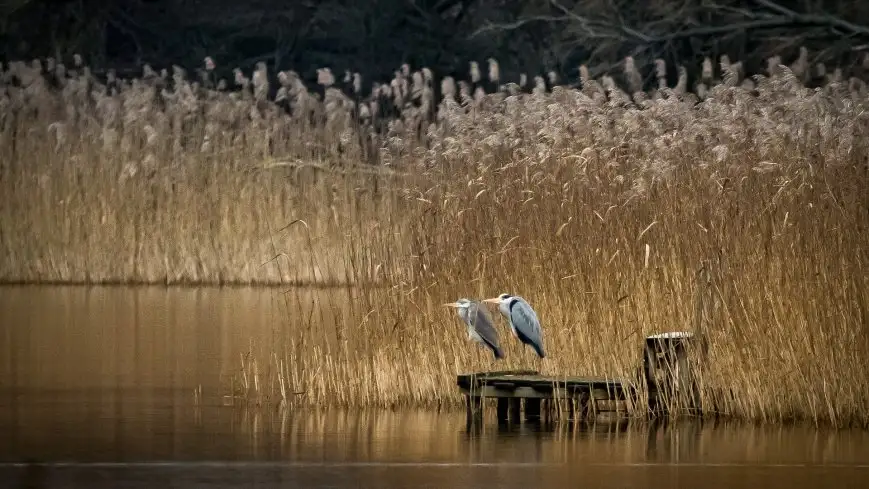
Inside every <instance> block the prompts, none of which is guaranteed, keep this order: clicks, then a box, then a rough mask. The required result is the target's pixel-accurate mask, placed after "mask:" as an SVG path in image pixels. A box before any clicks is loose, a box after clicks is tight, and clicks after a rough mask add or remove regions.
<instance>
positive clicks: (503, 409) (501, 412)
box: [498, 397, 510, 424]
mask: <svg viewBox="0 0 869 489" xmlns="http://www.w3.org/2000/svg"><path fill="white" fill-rule="evenodd" d="M509 401H510V400H509V399H508V398H506V397H499V398H498V423H499V424H504V423H507V421H508V418H509V414H510V413H509V409H510V403H509Z"/></svg>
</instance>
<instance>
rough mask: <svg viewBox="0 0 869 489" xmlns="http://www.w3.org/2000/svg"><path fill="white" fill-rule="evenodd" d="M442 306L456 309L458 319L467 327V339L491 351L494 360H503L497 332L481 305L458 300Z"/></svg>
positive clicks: (467, 300)
mask: <svg viewBox="0 0 869 489" xmlns="http://www.w3.org/2000/svg"><path fill="white" fill-rule="evenodd" d="M444 306H447V307H455V308H456V312H458V314H459V317H460V318H462V321H464V322H465V324H466V325H467V326H468V339H471V340H474V341H476V342H477V343H480V344H481V345H483V346H485V347H487V348H489V349H490V350H492V353H493V354H494V355H495V359H496V360H498V359H500V358H504V352H503V351H502V350H501V347H500V346H499V345H498V331H497V330H496V329H495V327H494V326H492V318H491V317H490V316H489V313H488V312H486V308H485V307H483V305H482V304H480V303H479V302H477V301H472V300H470V299H459V300H457V301H456V302H453V303H450V304H444Z"/></svg>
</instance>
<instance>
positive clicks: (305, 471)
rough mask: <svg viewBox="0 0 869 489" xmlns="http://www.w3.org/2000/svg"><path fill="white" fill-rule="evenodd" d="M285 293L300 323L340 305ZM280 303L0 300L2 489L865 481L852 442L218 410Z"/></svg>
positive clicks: (336, 297) (867, 467) (671, 428)
mask: <svg viewBox="0 0 869 489" xmlns="http://www.w3.org/2000/svg"><path fill="white" fill-rule="evenodd" d="M330 295H331V296H330ZM296 297H297V298H298V301H297V304H296V305H294V306H292V307H299V308H300V311H299V313H300V314H304V313H305V312H304V311H302V310H301V308H304V307H305V306H304V304H306V303H307V304H310V303H311V302H312V301H314V302H316V301H324V300H333V301H334V302H335V303H336V304H339V303H340V302H341V301H342V300H343V301H345V302H346V293H343V292H329V291H319V292H314V291H308V292H304V293H300V294H296ZM282 301H283V298H282V296H281V295H280V291H279V290H277V289H233V288H227V289H218V288H203V289H192V288H190V289H187V288H178V289H165V288H122V287H106V288H92V287H2V288H0V313H2V316H0V487H48V488H62V487H93V488H103V487H104V488H109V487H111V488H119V487H160V486H164V487H203V488H217V487H270V486H283V487H300V488H302V487H304V488H326V487H332V488H360V487H365V488H368V487H371V488H380V487H383V488H424V487H444V488H457V489H465V488H478V487H481V488H482V487H486V488H488V487H505V488H523V489H526V488H538V487H607V488H628V487H638V488H639V487H648V488H661V487H686V488H687V487H711V488H733V487H764V488H765V489H768V488H773V487H787V488H789V489H801V488H812V489H814V488H817V487H828V486H829V487H855V488H856V487H869V433H867V432H865V431H860V430H853V431H852V430H827V429H821V430H819V429H815V428H814V427H812V426H788V427H778V426H775V427H757V426H750V425H744V424H737V423H711V422H707V423H705V424H700V423H679V424H673V425H652V426H650V425H648V424H645V425H643V424H636V425H634V424H628V423H606V424H597V425H594V426H588V427H577V428H576V429H575V430H566V429H565V428H564V427H547V426H540V425H532V424H524V425H520V426H518V427H511V428H499V427H498V426H497V425H496V424H487V425H485V426H484V427H483V429H482V431H474V432H467V430H466V428H465V419H464V415H463V413H449V414H445V413H436V412H416V411H408V412H388V411H363V412H347V411H338V410H324V411H290V412H281V411H279V410H276V409H268V410H252V409H242V408H238V407H231V406H226V405H224V400H223V397H222V396H223V394H224V391H223V386H224V385H225V382H226V379H227V378H228V376H229V375H232V374H233V373H234V372H235V371H236V370H237V369H238V367H239V355H240V353H242V352H243V351H245V350H246V345H247V344H248V341H249V339H251V338H254V339H255V340H256V341H268V340H269V338H273V337H275V336H277V335H280V328H281V325H282V321H283V320H284V315H285V314H286V309H285V305H283V303H282ZM308 307H310V306H308ZM339 309H340V305H339V306H338V309H336V310H339ZM199 386H201V388H202V399H201V401H200V402H199V403H196V402H194V396H193V391H194V389H196V388H197V387H199Z"/></svg>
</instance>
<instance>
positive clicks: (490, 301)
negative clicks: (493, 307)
mask: <svg viewBox="0 0 869 489" xmlns="http://www.w3.org/2000/svg"><path fill="white" fill-rule="evenodd" d="M483 302H489V303H492V304H500V303H501V299H499V298H497V297H493V298H491V299H483Z"/></svg>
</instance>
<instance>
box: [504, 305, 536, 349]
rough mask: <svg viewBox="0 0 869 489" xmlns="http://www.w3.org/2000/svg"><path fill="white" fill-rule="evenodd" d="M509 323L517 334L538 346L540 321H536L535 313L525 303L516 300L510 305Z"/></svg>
mask: <svg viewBox="0 0 869 489" xmlns="http://www.w3.org/2000/svg"><path fill="white" fill-rule="evenodd" d="M510 322H511V323H512V324H513V327H515V328H516V330H517V331H518V332H519V334H521V335H522V336H524V337H526V338H528V340H530V341H532V342H533V343H536V344H538V345H539V344H540V321H539V320H538V319H537V313H535V312H534V309H531V306H530V305H529V304H528V303H527V302H525V301H523V300H516V301H514V302H513V304H511V307H510Z"/></svg>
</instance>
